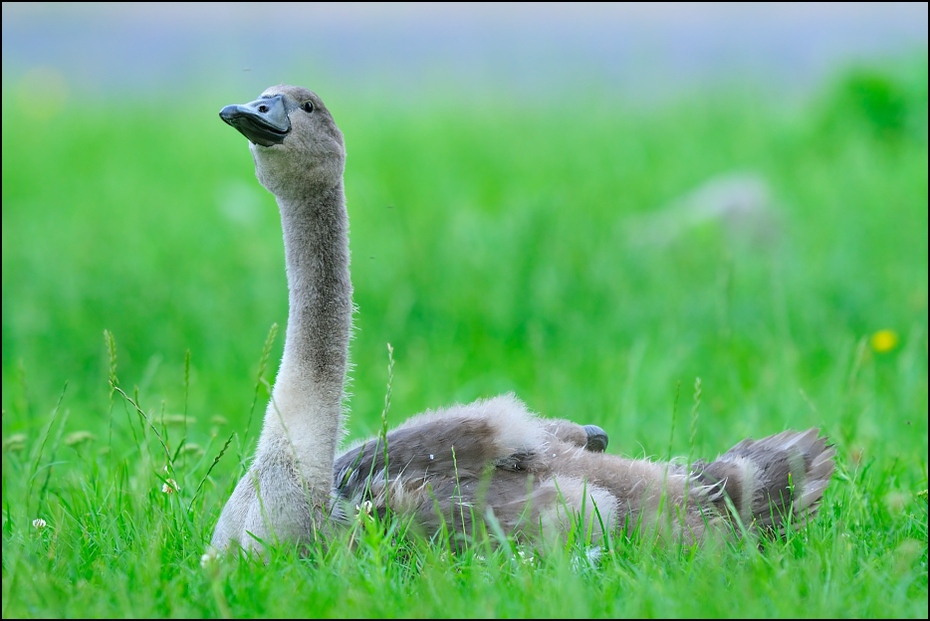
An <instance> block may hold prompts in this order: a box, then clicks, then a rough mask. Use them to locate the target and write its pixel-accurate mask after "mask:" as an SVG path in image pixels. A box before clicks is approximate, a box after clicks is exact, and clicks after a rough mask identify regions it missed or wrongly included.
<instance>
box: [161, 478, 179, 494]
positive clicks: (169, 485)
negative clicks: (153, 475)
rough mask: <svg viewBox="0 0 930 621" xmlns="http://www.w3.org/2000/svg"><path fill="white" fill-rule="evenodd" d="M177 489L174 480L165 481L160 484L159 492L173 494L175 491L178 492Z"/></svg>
mask: <svg viewBox="0 0 930 621" xmlns="http://www.w3.org/2000/svg"><path fill="white" fill-rule="evenodd" d="M180 489H181V488H180V487H178V482H177V481H175V480H174V479H165V482H164V483H162V486H161V491H162V493H163V494H173V493H175V492H176V491H178V490H180Z"/></svg>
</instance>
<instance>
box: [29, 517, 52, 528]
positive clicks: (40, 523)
mask: <svg viewBox="0 0 930 621" xmlns="http://www.w3.org/2000/svg"><path fill="white" fill-rule="evenodd" d="M46 526H48V522H46V521H45V520H43V519H42V518H36V519H34V520H32V527H33V528H34V529H36V530H42V529H43V528H45V527H46Z"/></svg>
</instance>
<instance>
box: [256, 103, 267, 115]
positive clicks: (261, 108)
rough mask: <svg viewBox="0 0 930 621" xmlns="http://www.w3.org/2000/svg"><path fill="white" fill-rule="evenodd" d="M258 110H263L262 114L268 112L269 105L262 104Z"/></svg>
mask: <svg viewBox="0 0 930 621" xmlns="http://www.w3.org/2000/svg"><path fill="white" fill-rule="evenodd" d="M258 111H259V112H261V113H262V114H264V113H265V112H268V106H266V105H261V106H259V107H258Z"/></svg>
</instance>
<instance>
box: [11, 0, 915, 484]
mask: <svg viewBox="0 0 930 621" xmlns="http://www.w3.org/2000/svg"><path fill="white" fill-rule="evenodd" d="M109 6H110V5H84V6H81V5H78V6H77V7H64V6H52V7H48V6H45V7H43V6H39V7H37V8H26V7H23V6H20V5H19V4H18V3H4V5H3V11H4V15H3V354H2V356H3V391H2V393H3V397H2V398H3V434H4V438H5V439H6V438H8V437H10V435H11V434H17V433H25V434H26V436H27V438H34V437H35V436H36V434H37V432H38V429H39V428H40V427H41V426H42V425H43V424H44V421H45V420H46V417H47V415H48V413H49V412H50V411H51V410H52V408H53V407H54V406H55V404H56V403H57V402H58V401H59V398H60V397H61V396H62V394H63V395H64V396H63V401H62V403H63V407H64V408H66V409H68V410H69V412H70V418H69V421H68V430H69V431H78V430H86V431H90V432H91V433H93V434H95V435H96V436H97V437H98V442H100V443H104V442H105V440H104V438H106V436H107V434H108V433H109V431H108V429H109V428H110V425H111V408H110V400H109V396H108V395H109V387H108V373H109V371H108V369H109V366H110V362H109V356H108V353H107V349H106V347H105V345H104V338H103V334H104V330H108V331H109V332H110V333H112V334H113V336H114V338H115V342H116V345H117V347H116V354H117V375H118V379H119V383H120V385H121V386H122V387H123V388H124V389H125V390H126V391H127V392H129V393H132V392H133V390H134V389H137V390H138V394H139V397H140V402H141V404H142V405H143V407H144V408H145V409H146V411H149V412H150V413H152V414H153V416H160V417H162V418H165V417H167V420H176V417H177V415H180V414H183V413H185V412H186V413H187V429H188V432H189V434H190V440H191V441H194V442H197V443H200V444H209V443H211V442H212V441H213V439H214V438H215V437H216V436H219V437H220V438H221V439H222V438H225V437H226V436H228V434H229V433H230V432H231V431H238V432H240V433H242V432H244V431H245V426H246V422H247V421H249V420H250V418H251V420H252V423H251V425H252V429H251V435H250V437H251V438H253V439H254V437H255V433H256V431H257V428H258V414H256V415H255V417H250V410H251V408H252V403H253V399H254V395H255V392H256V376H257V374H258V372H259V363H260V359H261V356H262V348H263V343H264V342H265V338H266V335H267V334H268V331H269V328H270V327H271V325H272V324H274V323H277V324H279V326H280V327H281V328H282V330H281V331H280V332H279V335H278V338H277V340H276V341H275V342H274V344H273V347H272V353H271V356H270V369H269V370H268V371H267V372H266V373H265V376H266V377H267V378H268V380H269V381H271V380H272V379H273V371H274V368H275V366H276V361H277V359H278V357H279V356H280V351H281V346H282V335H283V326H284V322H285V320H286V293H285V291H286V288H285V287H286V283H285V279H284V271H283V252H282V247H281V234H280V223H279V221H278V216H277V211H276V208H275V205H274V201H273V199H272V197H271V196H270V195H269V194H267V193H266V192H265V191H264V190H263V189H262V188H261V187H260V186H259V185H258V183H257V181H256V180H255V178H254V174H253V169H252V162H251V157H250V156H249V154H248V149H247V146H246V143H245V141H244V139H243V138H242V136H240V135H239V134H238V133H236V132H234V131H232V130H231V129H230V128H229V127H227V126H225V125H224V124H223V123H222V122H220V120H219V119H218V117H217V111H218V110H219V109H220V108H221V107H222V106H223V105H226V104H229V103H235V102H244V101H248V100H251V99H253V98H254V97H256V96H257V95H258V94H259V93H260V92H261V90H262V89H263V88H265V87H266V86H268V85H271V84H274V83H277V82H282V81H284V82H292V83H300V84H303V85H306V86H308V87H310V88H312V89H314V90H316V91H317V92H318V93H319V94H320V95H321V96H322V97H323V99H324V100H325V101H326V102H327V105H328V106H329V108H330V109H331V110H332V111H333V114H334V116H335V117H336V120H337V122H338V123H339V124H340V126H341V128H342V130H343V132H344V133H345V135H346V141H347V147H348V152H349V158H348V169H347V172H346V183H347V195H348V200H349V210H350V217H351V227H352V231H351V234H352V238H351V247H352V253H353V265H352V268H353V280H354V283H355V288H356V296H355V299H356V303H357V304H358V307H359V312H358V314H357V317H356V326H357V330H356V335H355V339H354V340H353V343H352V360H353V362H354V364H355V368H354V369H353V371H352V373H351V376H352V381H351V385H350V392H351V399H350V402H349V405H350V410H351V417H350V419H349V425H348V430H349V434H350V436H351V437H357V436H359V435H362V434H367V433H372V432H373V431H375V430H376V429H377V428H378V425H379V420H380V414H381V411H382V408H383V406H384V400H385V393H386V392H387V388H386V385H387V383H388V381H389V378H388V371H387V366H388V355H387V344H388V343H390V344H391V346H392V347H393V351H394V354H393V355H394V358H395V361H396V362H395V366H394V370H393V378H392V380H391V409H390V412H389V416H388V419H389V421H390V422H391V423H392V424H393V423H397V422H399V421H400V420H403V419H404V418H405V417H407V416H408V415H410V414H413V413H415V412H418V411H421V410H423V409H426V408H433V407H439V406H442V405H447V404H450V403H452V402H455V401H467V400H471V399H474V398H477V397H482V396H490V395H493V394H496V393H499V392H504V391H510V390H513V391H515V392H516V393H517V394H518V395H519V396H520V397H521V398H522V399H524V400H525V401H526V402H527V404H528V405H529V407H530V408H531V409H533V410H535V411H539V412H541V413H543V414H544V415H548V416H564V417H569V418H572V419H575V420H578V421H579V422H584V423H588V422H591V423H596V424H599V425H601V426H602V427H604V428H605V429H606V430H607V431H608V432H609V433H610V436H611V441H612V442H611V451H615V452H624V453H628V454H633V455H641V454H646V455H664V454H665V453H667V452H668V450H669V448H671V449H672V450H673V451H674V450H678V451H681V450H685V449H686V448H687V447H688V446H689V441H690V440H689V433H690V432H689V430H688V425H687V424H685V423H683V422H681V419H680V418H679V423H678V428H677V430H676V432H675V433H674V434H672V433H670V432H669V429H668V427H669V424H670V423H671V421H672V418H673V415H675V414H674V413H675V412H677V415H678V416H680V417H684V416H686V415H688V413H689V412H690V411H691V409H692V407H693V403H692V402H693V400H694V397H693V392H694V389H693V386H694V383H695V380H696V378H700V379H701V395H700V399H701V409H700V420H699V424H698V426H697V428H696V430H695V433H696V438H695V441H696V442H697V448H698V449H700V450H702V451H704V452H706V453H713V452H714V451H718V450H723V449H725V448H726V447H727V446H729V445H730V444H731V443H733V442H735V441H736V440H738V439H740V438H742V437H744V436H747V435H755V436H759V435H764V434H767V433H773V432H776V431H779V430H781V429H783V428H785V427H789V426H794V427H804V426H813V425H820V426H823V427H824V429H825V430H826V431H827V432H829V433H830V434H831V435H832V436H833V437H834V438H835V439H836V440H837V441H838V442H840V443H841V446H842V451H841V452H842V453H843V454H844V455H851V456H852V457H853V458H854V459H860V458H861V455H862V454H863V452H864V453H865V454H866V455H872V456H874V455H881V459H888V460H896V459H901V460H904V461H905V462H909V463H911V464H912V465H914V466H916V468H914V469H909V471H908V472H909V474H908V475H907V477H909V478H910V480H911V481H912V482H913V481H914V480H915V479H920V478H921V477H922V478H923V480H924V485H925V480H926V450H927V420H926V412H927V375H926V374H927V62H926V20H925V19H924V23H923V25H922V26H921V25H919V23H918V22H919V18H920V14H919V11H920V10H921V9H919V8H918V9H906V8H903V7H902V6H901V5H894V6H892V7H890V8H885V9H882V8H881V7H879V5H866V8H860V9H857V11H858V12H857V11H852V10H850V11H847V12H846V13H842V12H839V13H830V12H829V11H828V10H827V9H826V8H825V7H824V5H818V6H819V8H818V9H817V10H816V11H815V10H814V9H810V10H809V11H808V12H805V10H804V9H801V8H797V11H795V12H790V11H788V10H787V9H780V8H778V7H769V9H765V7H761V8H760V7H753V6H746V5H743V6H740V7H736V8H733V9H725V8H722V5H716V6H705V7H704V10H705V11H704V13H701V11H700V9H701V7H700V6H699V7H698V8H688V7H677V8H675V7H668V6H666V7H665V8H664V9H661V10H660V9H656V8H649V7H645V6H644V7H640V9H639V11H638V12H637V11H635V10H633V9H630V8H629V7H627V8H624V7H622V6H613V5H612V6H609V7H606V8H602V9H598V8H597V7H596V6H594V5H587V4H585V5H581V6H580V7H579V8H577V9H571V8H570V7H573V6H575V5H574V4H572V5H556V7H554V8H551V7H550V8H549V9H545V10H543V9H540V10H539V11H537V12H534V13H532V14H528V13H525V12H524V11H526V10H528V9H523V8H521V7H522V6H523V5H516V4H505V5H503V7H500V8H493V7H489V6H483V7H478V8H475V9H467V8H463V7H461V6H458V7H452V8H448V9H447V10H446V11H445V12H444V11H443V10H442V8H441V7H438V6H437V5H429V6H427V7H423V8H419V9H418V8H416V7H415V6H413V5H383V6H369V5H358V4H351V3H350V4H349V5H347V8H343V9H340V8H339V7H338V5H329V4H325V3H324V4H323V5H319V6H317V5H314V6H309V5H308V6H305V7H302V8H300V9H289V8H287V7H285V6H283V5H276V4H273V3H271V4H268V5H262V7H267V8H262V9H255V8H248V9H246V8H243V7H241V6H239V7H233V8H230V10H229V11H228V12H227V11H225V10H224V11H223V14H220V12H219V11H218V10H217V9H215V8H213V7H214V5H206V4H196V3H195V4H193V5H192V6H191V7H187V8H185V7H184V5H180V4H170V3H169V4H168V5H164V6H163V7H161V8H159V6H158V5H142V6H141V7H138V8H135V9H133V8H132V6H130V5H115V6H114V7H112V8H107V7H109ZM870 7H871V8H870ZM660 8H661V7H660ZM765 10H768V11H769V13H765V12H764V11H765ZM837 10H839V9H837ZM908 10H917V11H918V14H917V15H916V19H915V15H913V14H911V13H908V12H907V11H908ZM922 10H923V16H924V17H926V7H925V6H924V7H923V9H922ZM291 11H297V13H296V14H291ZM869 11H871V12H869ZM895 11H897V13H895ZM844 20H845V21H844ZM216 24H220V25H221V26H222V28H214V26H215V25H216ZM818 28H819V29H818ZM895 28H898V29H897V30H895ZM69 37H70V38H69ZM824 42H826V43H824ZM844 45H845V47H844ZM188 352H189V355H190V366H189V380H185V376H186V374H187V373H188V371H186V370H185V364H186V363H185V360H186V357H187V355H188ZM65 384H67V389H66V390H64V389H63V387H64V386H65ZM265 396H266V392H265V389H264V387H262V388H260V389H259V403H261V401H263V399H264V398H265ZM120 410H121V408H117V410H116V411H117V412H118V414H116V415H114V418H113V421H115V422H113V425H114V433H115V434H116V438H117V439H119V438H120V437H121V435H122V437H128V435H127V434H129V433H130V432H129V429H128V424H127V423H126V418H125V416H124V415H123V414H122V413H121V412H120ZM261 411H262V410H261V405H259V407H258V409H257V412H258V413H260V412H261ZM670 435H671V436H672V437H671V447H670ZM115 446H117V447H118V446H119V445H115ZM132 447H134V445H133V444H131V443H129V444H127V450H134V449H133V448H132ZM232 466H233V464H231V463H230V464H224V466H223V467H232ZM921 471H922V472H921Z"/></svg>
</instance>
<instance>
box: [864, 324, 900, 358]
mask: <svg viewBox="0 0 930 621" xmlns="http://www.w3.org/2000/svg"><path fill="white" fill-rule="evenodd" d="M869 343H870V344H871V345H872V350H873V351H875V352H877V353H879V354H884V353H886V352H889V351H891V350H892V349H894V348H895V347H897V346H898V333H897V332H895V331H894V330H887V329H885V330H879V331H878V332H875V333H874V334H872V337H871V338H870V339H869Z"/></svg>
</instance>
